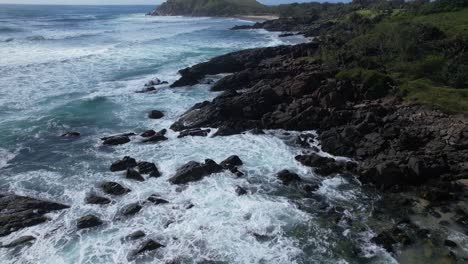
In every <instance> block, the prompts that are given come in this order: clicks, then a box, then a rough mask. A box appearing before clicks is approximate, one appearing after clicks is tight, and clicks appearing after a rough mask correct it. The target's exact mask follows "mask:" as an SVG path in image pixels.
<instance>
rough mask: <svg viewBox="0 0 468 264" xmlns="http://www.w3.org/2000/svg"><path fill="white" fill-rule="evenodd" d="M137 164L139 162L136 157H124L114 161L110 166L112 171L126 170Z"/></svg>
mask: <svg viewBox="0 0 468 264" xmlns="http://www.w3.org/2000/svg"><path fill="white" fill-rule="evenodd" d="M136 166H137V162H136V160H135V159H134V158H131V157H128V156H126V157H124V158H123V159H121V160H118V161H116V162H114V163H112V165H111V167H110V171H112V172H116V171H124V170H127V169H131V168H134V167H136Z"/></svg>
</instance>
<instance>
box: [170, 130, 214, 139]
mask: <svg viewBox="0 0 468 264" xmlns="http://www.w3.org/2000/svg"><path fill="white" fill-rule="evenodd" d="M210 132H211V129H200V128H194V129H187V130H184V131H181V132H180V133H179V135H178V136H177V137H178V138H183V137H188V136H190V137H206V136H208V134H209V133H210Z"/></svg>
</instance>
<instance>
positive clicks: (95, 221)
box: [76, 215, 104, 229]
mask: <svg viewBox="0 0 468 264" xmlns="http://www.w3.org/2000/svg"><path fill="white" fill-rule="evenodd" d="M103 223H104V222H102V220H101V219H99V217H97V216H95V215H85V216H83V217H80V219H78V220H77V223H76V227H77V228H78V229H87V228H92V227H97V226H100V225H102V224H103Z"/></svg>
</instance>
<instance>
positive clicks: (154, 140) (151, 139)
mask: <svg viewBox="0 0 468 264" xmlns="http://www.w3.org/2000/svg"><path fill="white" fill-rule="evenodd" d="M166 140H168V138H167V137H165V136H164V135H160V134H156V135H154V136H152V137H149V138H147V139H145V140H143V142H145V143H157V142H161V141H166Z"/></svg>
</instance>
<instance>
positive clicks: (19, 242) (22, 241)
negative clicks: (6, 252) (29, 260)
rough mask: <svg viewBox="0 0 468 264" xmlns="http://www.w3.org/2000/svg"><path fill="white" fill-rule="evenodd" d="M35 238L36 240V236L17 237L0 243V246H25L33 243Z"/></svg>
mask: <svg viewBox="0 0 468 264" xmlns="http://www.w3.org/2000/svg"><path fill="white" fill-rule="evenodd" d="M35 240H36V238H35V237H33V236H22V237H20V238H17V239H15V240H13V241H11V242H10V243H8V244H5V245H1V246H0V247H2V248H15V247H18V246H27V245H31V244H32V243H34V241H35Z"/></svg>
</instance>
